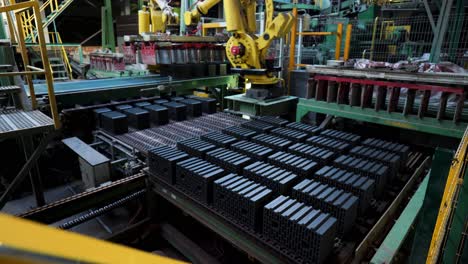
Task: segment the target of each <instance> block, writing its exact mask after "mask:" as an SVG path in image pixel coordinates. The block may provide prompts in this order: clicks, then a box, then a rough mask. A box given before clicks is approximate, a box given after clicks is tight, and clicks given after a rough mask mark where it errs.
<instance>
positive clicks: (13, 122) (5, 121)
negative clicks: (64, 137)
mask: <svg viewBox="0 0 468 264" xmlns="http://www.w3.org/2000/svg"><path fill="white" fill-rule="evenodd" d="M53 128H54V121H53V120H52V119H51V118H50V117H48V116H46V115H45V114H43V113H42V112H40V111H37V110H36V111H29V112H25V111H8V112H3V113H0V138H5V137H10V136H14V135H16V134H23V133H39V132H43V131H47V130H52V129H53Z"/></svg>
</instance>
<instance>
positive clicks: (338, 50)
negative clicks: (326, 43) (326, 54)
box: [335, 23, 343, 60]
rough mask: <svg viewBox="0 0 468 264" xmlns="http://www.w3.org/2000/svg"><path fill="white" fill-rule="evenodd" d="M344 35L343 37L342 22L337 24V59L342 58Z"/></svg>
mask: <svg viewBox="0 0 468 264" xmlns="http://www.w3.org/2000/svg"><path fill="white" fill-rule="evenodd" d="M342 37H343V24H341V23H340V24H338V25H337V29H336V46H335V60H339V59H340V53H341V39H342Z"/></svg>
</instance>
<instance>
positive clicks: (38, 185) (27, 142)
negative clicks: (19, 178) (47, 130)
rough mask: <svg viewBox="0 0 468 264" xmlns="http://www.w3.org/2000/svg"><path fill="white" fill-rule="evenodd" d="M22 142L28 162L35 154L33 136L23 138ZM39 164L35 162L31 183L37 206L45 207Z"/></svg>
mask: <svg viewBox="0 0 468 264" xmlns="http://www.w3.org/2000/svg"><path fill="white" fill-rule="evenodd" d="M21 142H22V144H23V150H24V156H25V158H26V160H28V159H29V158H30V157H31V155H32V153H33V152H34V142H33V139H32V136H25V137H22V138H21ZM37 164H38V163H37V162H35V163H34V164H33V167H32V168H31V170H30V171H29V179H30V181H31V187H32V191H33V194H34V197H35V198H36V206H38V207H39V206H43V205H44V204H45V203H46V202H45V198H44V190H43V187H42V179H41V174H40V172H39V167H38V165H37Z"/></svg>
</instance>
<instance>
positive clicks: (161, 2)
mask: <svg viewBox="0 0 468 264" xmlns="http://www.w3.org/2000/svg"><path fill="white" fill-rule="evenodd" d="M148 9H149V11H148ZM150 18H151V29H150ZM170 23H174V24H177V23H179V16H178V15H177V14H176V13H174V11H173V9H172V7H171V6H170V5H169V3H168V1H166V0H149V1H148V5H147V6H143V8H142V10H140V12H139V14H138V25H139V33H140V34H142V33H148V32H164V31H166V26H167V25H168V24H170Z"/></svg>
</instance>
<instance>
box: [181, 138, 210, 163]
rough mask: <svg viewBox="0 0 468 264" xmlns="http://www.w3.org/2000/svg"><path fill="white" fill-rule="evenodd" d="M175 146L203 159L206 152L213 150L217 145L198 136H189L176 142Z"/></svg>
mask: <svg viewBox="0 0 468 264" xmlns="http://www.w3.org/2000/svg"><path fill="white" fill-rule="evenodd" d="M177 148H178V149H180V150H183V151H185V152H187V153H188V154H190V155H192V156H195V157H199V158H202V159H204V158H205V155H206V153H207V152H209V151H211V150H214V149H215V148H217V147H216V146H215V145H213V144H211V143H208V142H206V141H203V140H200V139H198V138H190V139H186V140H183V141H179V142H177Z"/></svg>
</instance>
